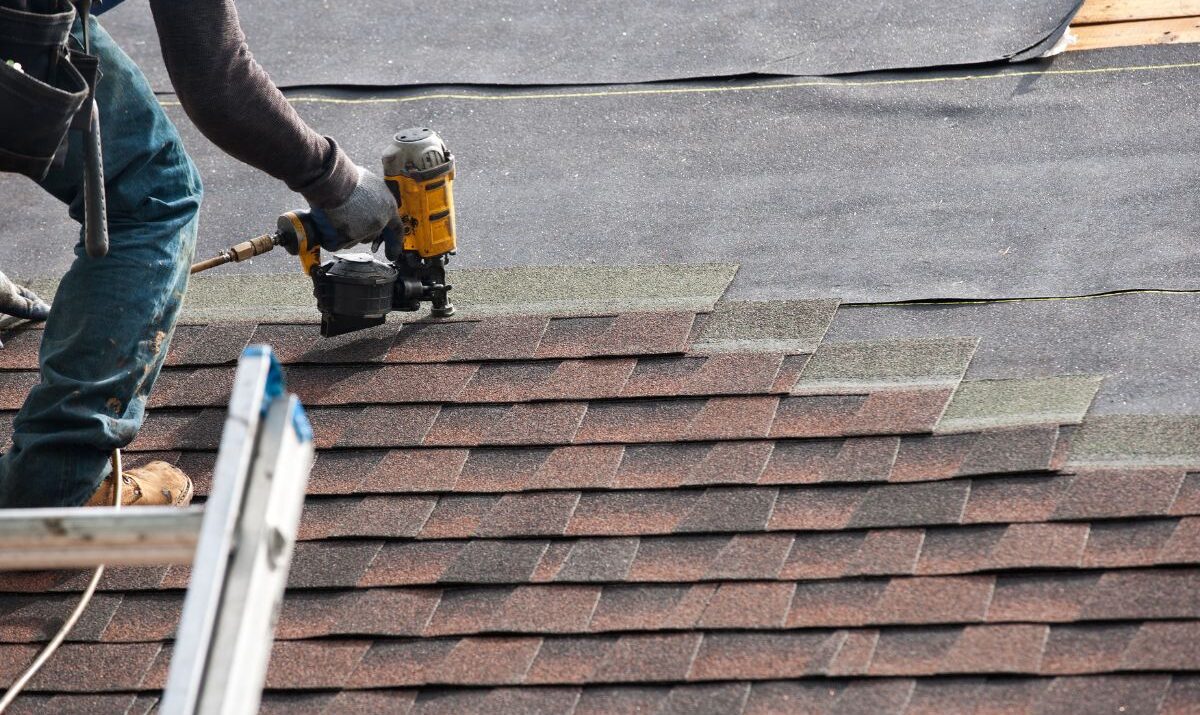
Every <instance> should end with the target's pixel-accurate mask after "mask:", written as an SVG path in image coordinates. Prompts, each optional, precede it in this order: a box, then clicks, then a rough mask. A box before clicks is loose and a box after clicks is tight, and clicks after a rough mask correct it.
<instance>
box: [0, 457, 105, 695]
mask: <svg viewBox="0 0 1200 715" xmlns="http://www.w3.org/2000/svg"><path fill="white" fill-rule="evenodd" d="M122 471H123V470H122V469H121V450H119V449H114V450H113V454H112V473H113V485H114V486H113V507H115V508H117V509H120V508H121V473H122ZM103 575H104V564H101V565H99V566H97V567H96V570H95V572H93V573H92V578H91V580H90V581H88V585H87V588H85V589H84V590H83V595H82V596H80V597H79V603H77V604H76V605H75V610H73V611H71V615H69V616H67V620H65V621H63V624H62V627H60V628H59V629H58V632H57V633H55V634H54V637H53V638H51V639H50V642H49V643H47V644H46V645H45V647H43V648H42V650H41V652H40V653H38V655H37V657H36V658H34V659H33V662H32V663H30V664H29V667H28V668H26V669H25V672H23V673H21V676H20V677H19V678H17V680H16V682H15V683H13V684H12V687H10V688H9V689H8V690H6V691H5V692H4V697H3V698H0V713H3V712H5V711H6V710H8V706H9V705H12V702H13V700H16V698H17V696H18V695H20V694H21V691H22V690H24V688H25V686H26V685H28V684H29V681H30V680H32V679H33V676H35V675H37V673H38V671H39V670H41V669H42V666H43V665H45V664H46V661H48V660H50V656H52V655H54V651H56V650H58V647H59V646H60V645H62V642H63V641H64V640H66V638H67V634H69V633H70V632H71V629H72V628H74V627H75V624H76V623H77V622H79V617H80V616H82V615H83V611H84V610H85V609H86V608H87V607H88V604H89V603H91V601H92V595H93V594H94V593H96V587H97V586H99V585H100V577H101V576H103Z"/></svg>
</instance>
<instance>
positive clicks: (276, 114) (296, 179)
mask: <svg viewBox="0 0 1200 715" xmlns="http://www.w3.org/2000/svg"><path fill="white" fill-rule="evenodd" d="M150 8H151V11H152V12H153V14H154V24H155V26H156V27H157V28H158V37H159V43H160V45H161V46H162V55H163V60H164V62H165V64H166V66H167V73H168V74H169V75H170V77H171V84H172V85H173V86H174V88H175V93H176V95H177V96H178V97H179V102H180V104H181V105H183V110H184V111H185V112H186V113H187V115H188V117H189V118H190V119H191V120H192V122H193V123H194V124H195V125H196V127H197V128H198V129H199V130H200V131H201V132H202V133H203V134H204V136H206V137H208V139H209V140H210V141H212V142H213V143H214V144H216V145H217V146H218V147H220V148H221V149H222V150H223V151H225V152H226V153H228V154H229V155H231V156H233V157H234V158H236V159H238V160H240V161H243V162H245V163H247V164H249V165H250V166H253V167H255V168H257V169H260V170H262V171H264V172H266V173H268V174H270V175H271V176H274V177H275V178H277V179H280V180H282V181H283V182H285V183H286V184H287V185H288V187H290V188H291V189H292V190H293V191H297V192H299V193H300V194H302V195H303V196H304V198H305V199H307V200H308V202H309V203H310V204H312V205H314V206H318V207H322V208H330V207H333V206H337V205H339V204H341V203H342V202H343V201H345V200H346V197H348V196H349V195H350V192H351V191H352V190H353V189H354V185H355V183H356V182H357V180H358V172H357V171H356V169H355V167H354V164H353V163H352V162H351V161H350V160H349V158H347V157H346V155H345V154H344V153H343V152H342V150H341V149H340V148H338V145H337V143H336V142H334V141H333V140H332V139H331V138H329V137H325V136H321V135H320V134H318V133H317V132H315V131H313V130H312V128H310V127H309V126H308V125H307V124H306V123H305V122H304V120H303V119H301V118H300V115H298V114H297V113H296V110H295V109H293V108H292V106H291V105H290V104H288V102H287V100H286V99H284V96H283V94H282V93H281V92H280V91H279V89H277V88H276V87H275V84H274V83H273V82H272V81H271V78H270V77H268V76H267V73H266V71H265V70H263V68H262V67H261V66H260V65H259V64H258V62H256V61H255V59H254V57H253V56H252V55H251V54H250V48H249V47H247V46H246V36H245V34H244V33H243V32H242V28H241V25H240V23H239V22H238V15H237V9H236V8H235V7H234V4H233V0H190V1H185V0H150Z"/></svg>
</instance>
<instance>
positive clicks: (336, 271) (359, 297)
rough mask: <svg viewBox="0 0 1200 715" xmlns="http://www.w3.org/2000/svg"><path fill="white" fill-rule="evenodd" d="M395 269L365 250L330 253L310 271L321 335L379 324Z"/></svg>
mask: <svg viewBox="0 0 1200 715" xmlns="http://www.w3.org/2000/svg"><path fill="white" fill-rule="evenodd" d="M397 273H398V271H397V270H396V267H395V266H393V265H391V264H390V263H384V262H383V261H377V260H375V259H373V258H372V257H371V256H370V255H369V254H366V253H348V254H342V255H338V256H334V257H333V259H332V260H329V261H326V262H324V263H322V264H321V266H320V267H319V268H318V269H316V270H315V271H313V272H312V280H313V295H315V296H316V298H317V310H319V311H321V335H323V336H325V337H327V338H329V337H333V336H335V335H341V334H343V333H349V332H353V331H355V330H361V329H363V328H369V327H371V326H373V325H382V324H383V322H384V321H385V320H386V319H387V314H388V312H389V311H391V310H392V291H393V288H394V286H395V285H396V277H397Z"/></svg>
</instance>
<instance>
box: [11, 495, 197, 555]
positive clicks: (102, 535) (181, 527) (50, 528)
mask: <svg viewBox="0 0 1200 715" xmlns="http://www.w3.org/2000/svg"><path fill="white" fill-rule="evenodd" d="M203 517H204V509H203V507H200V506H193V507H186V508H182V509H181V508H179V507H167V506H164V507H134V508H129V509H114V508H113V507H77V508H73V509H64V508H58V509H19V510H10V511H0V571H14V570H26V569H50V568H87V567H91V566H99V565H100V564H106V565H108V566H153V565H164V564H190V563H191V562H192V556H193V554H194V553H195V551H196V541H197V539H198V538H199V535H200V523H201V521H202V519H203Z"/></svg>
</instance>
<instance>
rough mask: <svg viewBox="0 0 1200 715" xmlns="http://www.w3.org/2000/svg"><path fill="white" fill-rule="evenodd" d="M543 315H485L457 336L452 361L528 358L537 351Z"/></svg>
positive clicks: (543, 324) (543, 330)
mask: <svg viewBox="0 0 1200 715" xmlns="http://www.w3.org/2000/svg"><path fill="white" fill-rule="evenodd" d="M547 322H548V320H547V318H545V317H541V316H536V315H535V316H517V317H511V318H507V317H506V318H489V319H488V320H482V321H480V322H478V323H473V324H472V329H471V332H470V333H469V334H467V335H461V334H460V335H457V336H456V337H457V338H458V340H457V341H456V343H455V351H454V358H453V359H454V360H503V359H510V360H511V359H516V358H530V357H533V355H534V353H535V352H537V349H538V343H539V342H541V339H542V334H543V333H545V332H546V323H547Z"/></svg>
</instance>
